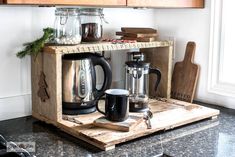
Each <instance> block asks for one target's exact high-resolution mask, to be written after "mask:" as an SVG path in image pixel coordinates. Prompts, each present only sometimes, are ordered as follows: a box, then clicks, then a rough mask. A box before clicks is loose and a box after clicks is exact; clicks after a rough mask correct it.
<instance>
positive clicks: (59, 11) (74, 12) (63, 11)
mask: <svg viewBox="0 0 235 157" xmlns="http://www.w3.org/2000/svg"><path fill="white" fill-rule="evenodd" d="M55 15H57V16H78V15H79V10H78V9H77V8H56V10H55Z"/></svg>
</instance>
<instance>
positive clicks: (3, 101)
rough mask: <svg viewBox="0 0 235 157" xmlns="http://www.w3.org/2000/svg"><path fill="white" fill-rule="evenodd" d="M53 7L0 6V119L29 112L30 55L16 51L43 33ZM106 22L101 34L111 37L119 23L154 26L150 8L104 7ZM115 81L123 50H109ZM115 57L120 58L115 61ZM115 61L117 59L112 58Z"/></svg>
mask: <svg viewBox="0 0 235 157" xmlns="http://www.w3.org/2000/svg"><path fill="white" fill-rule="evenodd" d="M54 9H55V8H37V7H15V6H11V7H6V6H1V7H0V19H1V20H0V25H1V29H0V34H1V36H0V50H1V52H0V120H4V119H10V118H16V117H21V116H25V115H30V114H31V95H30V94H31V85H30V59H29V57H26V58H25V59H22V60H20V59H18V58H16V56H15V53H16V52H17V51H18V50H20V48H21V45H22V44H23V43H24V42H27V41H32V40H33V39H35V38H38V37H39V36H40V35H42V28H44V27H47V26H53V21H54ZM104 14H105V17H106V20H107V21H108V22H109V24H105V25H104V37H114V36H115V31H118V30H120V27H121V26H139V27H143V26H145V27H153V26H154V20H153V17H154V11H153V10H134V9H105V10H104ZM111 56H112V58H115V60H113V61H112V68H113V70H114V71H115V72H114V74H113V77H114V81H117V82H120V81H122V80H123V78H122V75H123V72H122V69H121V68H118V67H122V66H121V65H123V64H124V58H125V54H124V53H121V52H112V54H111ZM118 60H121V62H120V61H118ZM115 61H118V62H115Z"/></svg>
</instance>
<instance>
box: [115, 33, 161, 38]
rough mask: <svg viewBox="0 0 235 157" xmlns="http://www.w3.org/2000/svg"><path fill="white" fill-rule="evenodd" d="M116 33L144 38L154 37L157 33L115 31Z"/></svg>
mask: <svg viewBox="0 0 235 157" xmlns="http://www.w3.org/2000/svg"><path fill="white" fill-rule="evenodd" d="M116 35H119V36H124V37H132V38H145V37H156V36H157V33H125V32H116Z"/></svg>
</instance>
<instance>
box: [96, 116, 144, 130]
mask: <svg viewBox="0 0 235 157" xmlns="http://www.w3.org/2000/svg"><path fill="white" fill-rule="evenodd" d="M142 121H143V117H138V116H132V115H130V116H129V118H128V119H127V120H125V121H123V122H112V121H109V120H107V119H106V118H105V117H99V118H97V119H96V120H95V121H94V122H93V125H95V126H98V127H103V128H107V129H111V130H117V131H125V132H128V131H130V130H133V129H134V128H135V127H136V126H137V125H138V124H139V123H141V122H142Z"/></svg>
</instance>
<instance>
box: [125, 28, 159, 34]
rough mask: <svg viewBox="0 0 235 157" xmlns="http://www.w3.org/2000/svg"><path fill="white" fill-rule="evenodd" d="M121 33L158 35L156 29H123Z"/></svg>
mask: <svg viewBox="0 0 235 157" xmlns="http://www.w3.org/2000/svg"><path fill="white" fill-rule="evenodd" d="M121 31H122V32H125V33H145V34H146V33H157V30H156V29H153V28H143V27H121Z"/></svg>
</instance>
